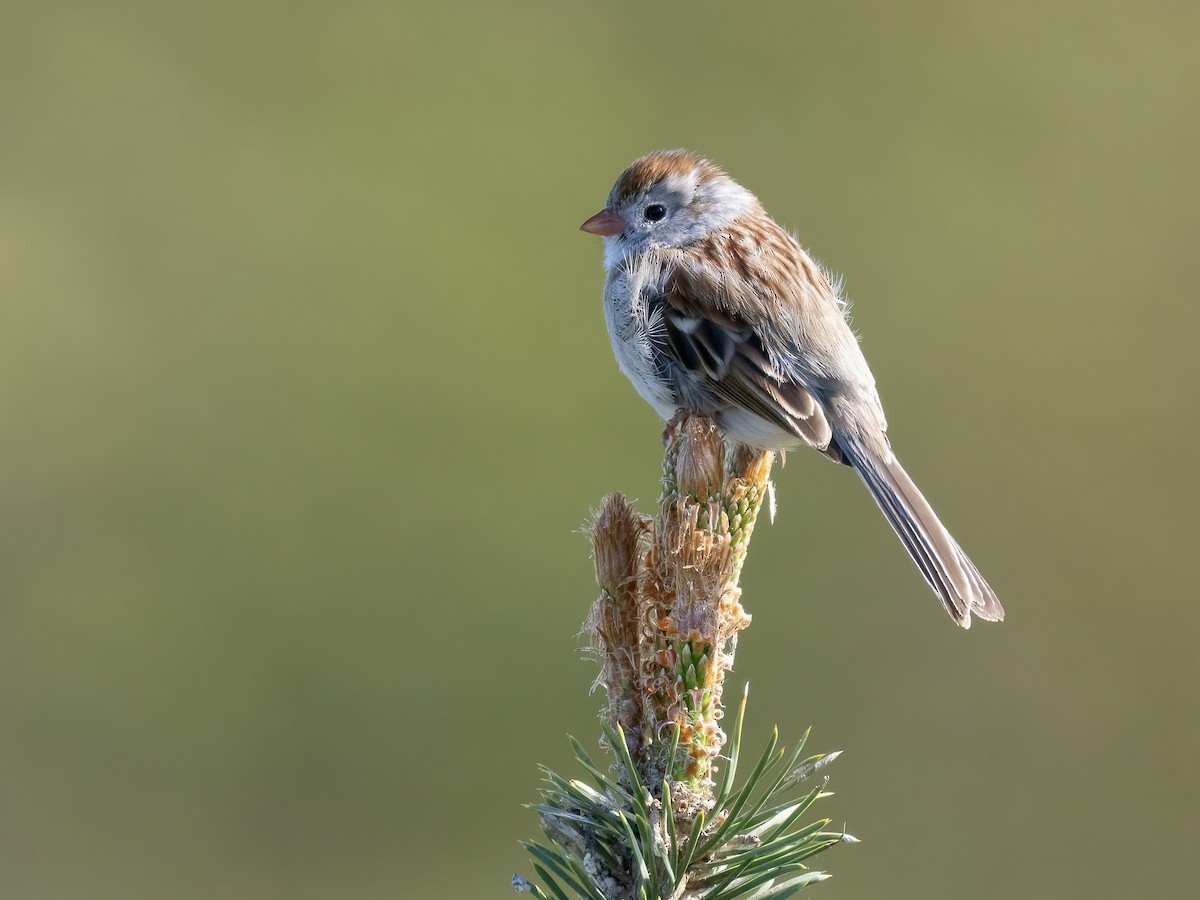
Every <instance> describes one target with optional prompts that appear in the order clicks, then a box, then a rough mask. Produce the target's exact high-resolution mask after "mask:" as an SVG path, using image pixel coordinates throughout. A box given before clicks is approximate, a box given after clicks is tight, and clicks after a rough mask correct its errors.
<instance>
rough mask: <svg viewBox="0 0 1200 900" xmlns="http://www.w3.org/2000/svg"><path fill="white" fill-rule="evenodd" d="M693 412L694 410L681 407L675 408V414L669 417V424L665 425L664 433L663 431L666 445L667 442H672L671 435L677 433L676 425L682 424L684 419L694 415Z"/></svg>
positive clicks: (664, 444)
mask: <svg viewBox="0 0 1200 900" xmlns="http://www.w3.org/2000/svg"><path fill="white" fill-rule="evenodd" d="M692 413H693V410H690V409H684V408H682V407H681V408H679V409H677V410H675V415H673V416H671V418H669V419H667V424H666V425H664V426H663V433H662V439H663V446H664V447H665V446H666V445H667V444H669V443H671V435H672V434H674V433H675V428H676V426H678V425H680V424H682V422H683V420H684V419H686V418H687V417H688V416H690V415H692Z"/></svg>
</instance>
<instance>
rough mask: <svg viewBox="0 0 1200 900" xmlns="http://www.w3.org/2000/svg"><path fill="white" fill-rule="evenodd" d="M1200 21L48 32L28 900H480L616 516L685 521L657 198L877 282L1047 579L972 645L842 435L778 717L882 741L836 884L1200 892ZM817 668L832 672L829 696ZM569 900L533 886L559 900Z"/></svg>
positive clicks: (8, 776) (755, 678) (784, 582)
mask: <svg viewBox="0 0 1200 900" xmlns="http://www.w3.org/2000/svg"><path fill="white" fill-rule="evenodd" d="M1198 36H1200V14H1198V13H1197V7H1196V5H1195V4H1188V3H1178V4H1169V3H1165V2H1159V3H1140V4H1132V3H1127V4H1110V3H1094V2H1078V3H1049V4H1047V3H1041V2H1015V3H974V4H964V3H918V4H911V3H909V4H898V3H886V2H879V3H875V4H844V3H835V2H822V3H782V2H781V3H776V4H770V5H756V4H741V5H737V4H728V3H726V4H714V5H701V4H695V3H691V4H678V5H674V4H657V3H656V4H639V3H613V2H608V3H586V4H569V5H566V4H545V5H537V4H532V3H504V4H501V3H474V4H469V5H465V4H459V5H450V4H446V5H439V6H435V5H433V4H429V5H420V6H418V5H414V4H409V3H396V2H359V0H349V2H341V3H332V2H329V3H266V2H249V3H247V2H237V3H234V2H214V3H205V4H199V3H196V4H182V3H181V4H163V3H149V2H147V3H133V2H121V3H108V4H99V3H78V4H66V3H36V4H35V3H16V4H13V3H10V4H8V5H7V6H6V8H5V9H4V11H3V12H2V13H0V895H2V896H3V897H5V898H14V900H40V898H53V900H64V898H66V900H71V898H137V900H140V898H180V900H191V898H212V897H222V898H235V900H237V898H286V900H303V898H332V897H338V898H342V897H347V898H349V897H353V898H397V897H404V898H408V897H413V898H417V897H420V898H452V900H458V898H475V897H504V896H508V891H509V889H508V887H507V884H508V879H509V876H510V874H511V873H512V872H513V871H518V870H519V871H525V872H527V873H528V872H529V869H530V867H529V866H528V865H527V864H526V862H525V861H524V858H523V855H522V852H521V851H520V849H519V847H518V846H517V840H518V839H519V838H522V837H531V836H533V835H534V834H535V832H536V827H535V819H534V817H533V815H532V814H531V813H529V812H527V811H526V810H523V809H522V808H521V806H520V804H521V803H523V802H526V801H530V800H532V799H534V795H535V789H536V786H537V784H538V773H537V770H536V768H535V766H536V764H537V763H538V762H546V763H548V764H551V765H554V766H556V767H560V768H569V767H570V762H569V759H570V753H569V748H568V746H567V743H566V740H565V737H564V735H565V734H566V733H567V732H571V733H574V734H576V735H579V736H580V737H581V738H583V739H584V740H585V743H587V744H589V745H592V744H593V743H594V740H595V735H596V730H597V729H596V721H595V718H594V715H595V710H596V708H597V706H598V703H599V698H597V697H593V696H589V695H588V689H589V686H590V683H591V679H592V677H593V674H594V667H593V666H592V664H591V663H590V662H588V661H586V660H582V661H581V659H580V657H581V654H580V653H579V652H578V650H577V648H578V645H579V643H580V640H579V639H578V637H577V634H576V633H577V630H578V628H579V624H580V622H581V620H582V618H583V616H584V613H585V610H586V609H587V606H588V604H589V603H590V601H591V600H592V599H593V597H594V594H595V589H594V586H593V584H592V573H591V563H590V561H589V559H588V549H587V544H586V541H585V540H584V539H583V537H581V535H580V534H579V532H578V529H579V527H580V525H581V523H582V522H583V520H584V518H585V516H586V514H587V511H588V509H589V507H591V506H592V505H593V504H595V503H596V502H597V500H598V499H599V498H600V497H601V496H602V495H603V494H604V493H606V492H608V491H610V490H615V489H623V490H625V491H627V492H629V493H630V494H631V495H633V496H635V497H637V498H639V499H640V500H641V501H642V504H643V508H644V509H650V508H651V505H652V503H653V500H654V496H655V493H656V479H657V468H658V464H659V457H660V450H661V447H660V443H659V427H660V426H659V423H658V422H657V420H656V419H655V417H654V415H653V413H652V412H651V411H650V410H649V409H648V408H647V407H645V406H644V405H643V404H642V402H641V401H640V400H639V399H638V398H637V396H636V395H635V394H634V392H633V390H632V389H631V388H630V387H629V385H628V384H626V382H625V381H624V379H623V378H622V377H621V376H620V374H619V373H618V372H617V370H616V367H615V365H614V363H613V361H612V358H611V355H610V351H609V347H608V339H607V337H606V335H605V333H604V327H603V322H602V318H601V313H600V306H599V292H600V285H601V278H602V270H601V265H600V247H599V242H598V241H597V240H596V239H595V238H592V237H590V236H588V235H583V234H580V233H579V232H578V231H577V227H578V224H579V223H580V222H581V221H582V220H583V219H584V218H585V217H586V216H588V215H589V214H591V213H592V212H594V211H595V210H596V209H598V208H599V206H600V205H601V204H602V202H603V200H604V197H605V195H606V193H607V191H608V188H609V186H610V185H611V182H612V180H613V179H614V178H615V176H616V175H617V173H618V172H619V171H620V169H621V168H622V167H623V166H624V165H625V164H626V163H627V162H628V161H629V160H630V159H631V158H633V157H634V156H636V155H638V154H640V153H642V152H645V151H647V150H650V149H654V148H659V147H670V146H686V147H690V148H694V149H698V150H701V151H703V152H704V153H706V154H708V155H710V156H711V157H713V158H714V159H715V160H717V161H719V162H720V163H721V164H723V165H725V166H726V167H728V168H729V169H730V170H731V171H732V172H733V173H734V174H735V176H736V177H737V178H739V179H740V180H741V181H743V182H744V183H745V184H747V185H748V186H749V187H750V188H751V189H753V190H755V191H756V192H757V193H759V194H760V195H761V196H762V197H763V198H764V202H765V203H766V205H767V206H768V208H769V209H770V210H771V211H772V212H773V213H774V214H775V215H776V216H777V217H778V218H780V220H781V221H783V222H784V223H786V224H787V225H788V226H790V227H792V228H794V229H795V230H796V231H797V232H798V233H799V235H800V236H801V239H802V241H803V242H804V243H805V244H806V246H809V247H811V248H812V250H813V252H814V253H815V254H816V255H817V256H819V257H820V258H821V259H823V260H824V261H825V262H826V264H827V265H829V266H830V267H831V268H832V269H834V270H837V271H842V272H845V273H847V275H848V281H847V291H848V294H849V296H850V298H851V299H852V300H853V301H854V304H855V307H854V309H855V326H856V328H857V329H858V330H859V331H861V333H862V334H863V335H864V345H865V348H866V351H867V355H868V357H869V359H870V360H871V362H872V364H873V366H874V369H875V373H876V375H877V376H878V378H879V382H880V385H881V388H882V393H883V398H884V401H885V404H886V406H887V409H888V412H889V416H890V419H891V421H892V437H893V442H894V445H895V446H896V447H897V449H898V451H899V452H900V454H901V456H902V457H903V459H904V460H905V461H906V463H907V465H908V467H909V469H910V471H911V472H912V473H913V474H914V476H915V477H916V478H917V480H918V481H919V482H920V484H921V485H922V486H923V487H924V489H925V490H926V491H927V493H928V494H929V495H930V497H931V498H932V499H933V501H934V503H935V505H937V507H938V508H939V510H940V511H941V512H942V513H943V517H944V518H945V519H946V520H947V521H948V522H949V523H950V524H951V525H952V526H953V528H954V530H955V532H956V533H957V534H958V536H959V537H960V539H961V541H962V543H963V544H964V545H965V546H966V547H967V548H968V549H969V550H970V551H971V553H972V555H973V556H974V557H975V558H976V560H977V561H978V563H979V565H980V567H981V568H982V569H983V570H984V572H985V573H986V574H987V575H988V577H989V579H990V580H991V581H992V583H993V584H994V585H995V586H996V588H997V589H998V591H999V593H1000V595H1001V596H1002V598H1003V600H1004V602H1005V604H1006V606H1007V608H1008V613H1009V621H1008V622H1007V623H1005V624H1004V625H1002V626H988V625H979V626H977V627H976V628H974V629H973V630H971V631H970V632H968V633H961V632H959V631H958V630H957V629H955V628H953V627H952V626H951V624H950V623H949V621H948V620H947V619H946V617H945V616H944V614H943V613H942V612H941V611H940V610H939V609H938V604H937V602H936V601H935V599H934V598H933V597H932V595H930V593H929V592H928V590H927V589H926V587H925V586H924V584H923V583H922V581H921V579H920V577H919V576H918V574H917V572H916V570H915V568H914V567H913V566H912V565H911V564H910V563H909V561H908V560H907V558H906V557H905V556H904V554H903V552H902V551H901V550H900V548H899V545H898V544H897V542H896V541H895V540H894V539H893V537H892V535H891V534H890V532H889V531H888V529H887V527H886V525H885V524H884V522H883V519H882V517H881V516H880V515H879V514H878V512H877V511H876V510H875V508H874V506H873V504H872V503H871V502H870V500H869V498H868V497H867V495H866V493H865V491H864V490H863V489H862V487H861V485H860V484H858V482H857V480H856V479H855V478H853V476H852V475H851V473H849V472H848V471H845V470H842V469H838V468H836V467H834V466H831V465H829V464H828V463H827V462H825V461H824V460H822V459H820V458H818V457H816V455H815V454H813V455H811V456H810V455H805V454H803V453H797V454H794V455H793V456H792V457H791V458H789V460H788V465H787V468H786V470H784V471H782V472H779V473H778V477H777V483H778V494H779V505H780V510H779V515H778V518H777V521H776V522H775V524H774V525H773V526H771V527H767V526H765V525H764V526H763V527H761V528H760V530H759V532H758V535H757V537H756V538H755V545H754V547H753V552H752V553H751V555H750V561H749V567H748V570H747V573H746V578H745V586H746V597H745V600H746V604H747V607H748V608H749V609H750V611H751V612H752V613H753V614H754V617H755V625H754V626H752V628H751V629H750V631H749V632H747V633H746V635H745V637H744V639H743V641H742V644H741V652H740V654H739V657H738V666H737V670H736V672H735V673H734V676H733V678H734V682H735V684H737V683H740V682H741V681H743V680H745V679H749V680H750V681H751V683H752V684H753V688H754V689H753V692H752V700H751V712H750V717H749V722H748V729H749V733H750V734H751V735H753V740H754V741H755V742H756V743H757V742H758V741H759V740H760V739H761V738H763V737H765V735H766V733H767V732H768V731H769V729H770V727H771V725H772V724H773V723H776V722H777V723H779V725H780V727H781V730H782V732H783V733H784V734H785V735H786V736H789V737H794V736H796V735H798V734H799V733H800V732H801V731H802V729H803V728H804V727H805V726H807V725H812V726H813V738H812V746H813V747H814V749H822V750H830V749H834V748H842V749H844V750H845V751H846V753H845V756H844V757H843V759H842V760H841V761H839V763H838V764H837V766H836V767H835V769H834V770H833V784H832V786H833V787H834V788H835V789H837V791H838V796H837V798H835V799H834V800H832V801H830V805H829V807H828V808H827V811H828V812H829V813H830V814H832V815H833V816H834V817H835V818H836V819H837V820H838V821H839V822H840V821H843V820H844V821H845V822H846V823H848V826H849V827H850V828H851V829H852V830H853V831H854V832H855V833H856V834H858V835H859V836H860V837H861V838H862V839H863V844H862V845H861V846H858V847H854V848H844V849H838V850H835V851H833V852H831V853H830V854H829V855H827V856H825V857H822V860H821V862H822V863H823V865H824V866H825V867H827V868H829V869H831V870H832V871H833V872H834V873H835V876H836V877H835V878H834V880H833V881H832V882H830V883H828V884H825V885H822V886H820V887H819V888H815V889H814V890H813V893H814V896H817V895H819V896H821V897H824V898H827V900H839V898H867V897H883V896H887V897H893V898H931V897H946V898H957V897H972V898H1010V897H1039V898H1040V897H1047V898H1057V897H1088V898H1118V897H1120V898H1125V897H1172V896H1176V897H1178V896H1187V895H1190V891H1191V890H1194V887H1195V881H1194V873H1193V870H1192V860H1193V858H1194V853H1195V834H1196V825H1195V813H1196V808H1197V802H1198V801H1200V790H1198V783H1197V782H1198V775H1197V771H1198V769H1197V765H1196V757H1197V751H1198V749H1200V725H1198V724H1197V701H1196V690H1197V685H1198V684H1200V667H1198V665H1197V661H1196V634H1197V629H1198V628H1200V605H1198V604H1197V600H1198V599H1200V597H1198V594H1200V591H1198V589H1197V580H1196V577H1195V560H1196V548H1195V541H1196V537H1197V524H1196V499H1197V497H1196V494H1197V479H1196V475H1195V472H1196V461H1195V457H1196V452H1197V451H1196V446H1197V439H1198V438H1200V427H1198V426H1197V423H1196V412H1197V401H1196V388H1197V386H1198V385H1200V367H1198V365H1197V362H1196V350H1195V344H1194V342H1195V336H1196V333H1197V327H1198V325H1200V315H1198V312H1197V307H1198V305H1200V303H1198V288H1200V276H1198V275H1197V270H1196V263H1195V259H1196V253H1197V251H1196V244H1197V239H1198V236H1200V228H1198V226H1200V213H1198V210H1200V196H1198V195H1200V191H1198V187H1200V174H1198V172H1197V159H1198V158H1200V116H1197V109H1200V62H1198V59H1200V56H1198V54H1197V52H1196V46H1197V40H1198ZM801 682H804V683H806V684H808V685H817V686H818V687H814V688H810V689H809V690H806V691H803V692H800V691H798V690H797V686H798V685H799V684H801ZM530 874H531V873H530Z"/></svg>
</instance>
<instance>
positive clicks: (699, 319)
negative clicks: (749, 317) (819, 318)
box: [662, 277, 836, 458]
mask: <svg viewBox="0 0 1200 900" xmlns="http://www.w3.org/2000/svg"><path fill="white" fill-rule="evenodd" d="M691 281H692V280H691V279H683V278H677V277H672V278H670V279H669V280H668V282H667V284H666V285H665V289H664V291H663V294H662V301H663V323H664V325H665V332H666V338H667V344H668V347H669V349H670V350H671V352H672V354H673V355H674V356H675V362H676V363H677V364H678V365H680V366H681V367H683V368H684V369H686V370H687V371H688V372H689V373H691V375H692V376H693V377H694V378H695V379H697V380H698V381H700V382H701V383H705V384H707V385H708V386H709V387H710V388H711V389H712V391H713V393H715V394H716V395H717V396H718V397H720V398H721V399H722V400H724V401H726V402H727V403H730V404H732V405H734V406H737V407H740V408H742V409H745V410H748V411H749V412H752V413H754V414H755V415H757V416H760V417H761V418H763V419H766V420H767V421H768V422H772V423H774V424H775V425H778V426H779V427H780V428H783V429H784V430H786V431H790V432H792V433H793V434H795V435H796V436H797V437H799V438H801V439H802V440H804V442H805V443H807V444H809V445H811V446H813V447H816V448H817V449H819V450H828V449H830V447H831V445H830V441H831V438H832V436H833V435H832V429H831V428H830V426H829V421H828V420H827V419H826V418H825V413H824V411H823V410H822V409H821V405H820V404H819V403H818V402H817V399H816V397H814V396H813V395H812V394H811V393H809V392H808V391H807V390H806V389H805V388H804V387H803V386H802V385H800V384H797V383H795V382H793V381H787V380H784V379H782V378H780V377H779V375H778V372H777V371H776V369H775V367H774V366H773V365H772V363H771V359H770V355H769V354H768V353H767V350H766V347H765V346H763V342H762V339H761V338H760V337H759V335H758V333H757V331H756V330H755V329H754V327H753V326H752V325H750V324H749V323H748V322H745V321H743V320H741V319H739V318H738V317H736V316H735V315H734V314H733V313H731V312H729V311H728V309H727V308H718V307H717V306H716V305H714V304H712V303H705V302H703V300H701V299H700V296H699V294H698V293H696V292H693V291H689V290H688V287H689V286H692V285H690V284H689V283H690V282H691ZM835 446H836V445H835ZM831 455H834V454H831ZM835 458H836V456H835Z"/></svg>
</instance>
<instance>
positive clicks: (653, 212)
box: [646, 203, 667, 222]
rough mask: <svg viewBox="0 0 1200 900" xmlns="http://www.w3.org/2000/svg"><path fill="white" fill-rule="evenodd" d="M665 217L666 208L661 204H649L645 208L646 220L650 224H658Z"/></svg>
mask: <svg viewBox="0 0 1200 900" xmlns="http://www.w3.org/2000/svg"><path fill="white" fill-rule="evenodd" d="M666 217H667V208H666V207H665V206H663V205H662V204H661V203H651V204H650V205H649V206H647V207H646V218H647V219H649V220H650V221H651V222H658V221H660V220H662V219H665V218H666Z"/></svg>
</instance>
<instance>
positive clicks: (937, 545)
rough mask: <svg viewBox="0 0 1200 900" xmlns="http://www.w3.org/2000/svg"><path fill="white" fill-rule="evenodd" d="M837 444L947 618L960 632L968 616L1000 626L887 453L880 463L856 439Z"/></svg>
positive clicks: (996, 608) (966, 566)
mask: <svg viewBox="0 0 1200 900" xmlns="http://www.w3.org/2000/svg"><path fill="white" fill-rule="evenodd" d="M837 443H838V446H839V447H840V448H841V450H842V452H843V454H844V455H845V456H846V461H847V462H849V463H850V464H851V465H852V466H853V467H854V470H855V471H856V472H858V475H859V477H860V478H862V480H863V483H864V484H865V485H866V486H867V489H868V490H870V492H871V496H872V497H874V498H875V502H876V503H878V504H879V508H880V509H881V510H883V514H884V515H885V516H886V517H887V520H888V524H890V525H891V526H892V528H893V529H894V530H895V532H896V535H897V536H898V537H899V538H900V541H901V543H903V544H904V549H905V550H907V551H908V555H909V556H911V557H912V558H913V562H915V563H916V564H917V568H919V569H920V570H921V574H922V575H924V576H925V580H926V581H928V582H929V586H930V587H932V588H933V592H934V593H935V594H937V595H938V598H939V599H940V600H941V601H942V606H944V607H945V608H946V612H948V613H950V617H951V618H952V619H954V621H955V622H957V623H958V624H959V625H961V626H962V627H963V628H970V627H971V613H974V614H975V615H977V616H979V618H981V619H985V620H987V621H989V622H999V621H1002V620H1003V619H1004V607H1002V606H1001V605H1000V601H999V600H998V599H996V594H995V592H994V591H993V590H992V589H991V588H990V587H989V586H988V583H987V582H986V581H984V580H983V576H982V575H980V574H979V570H978V569H977V568H975V564H974V563H973V562H971V560H970V559H968V558H967V554H965V553H964V552H963V550H962V547H960V546H958V542H957V541H955V540H954V538H953V537H951V536H950V532H949V531H947V530H946V526H944V525H943V524H942V523H941V521H940V520H939V519H938V517H937V514H936V513H935V512H934V511H933V507H931V506H930V505H929V503H928V501H926V499H925V498H924V496H922V494H921V492H920V491H919V490H918V489H917V486H916V485H915V484H913V480H912V479H911V478H909V477H908V473H907V472H905V471H904V468H903V467H902V466H901V465H900V463H899V462H897V461H896V458H895V457H894V456H892V455H891V454H890V452H889V453H887V456H886V457H885V456H884V454H882V453H880V452H878V451H876V450H874V449H872V448H871V447H869V446H867V444H866V443H865V442H864V441H863V440H861V439H855V438H849V439H847V438H844V437H842V436H840V435H839V436H838V438H837Z"/></svg>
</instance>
